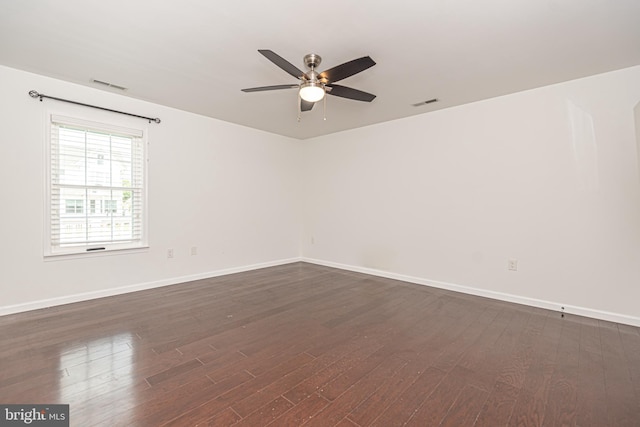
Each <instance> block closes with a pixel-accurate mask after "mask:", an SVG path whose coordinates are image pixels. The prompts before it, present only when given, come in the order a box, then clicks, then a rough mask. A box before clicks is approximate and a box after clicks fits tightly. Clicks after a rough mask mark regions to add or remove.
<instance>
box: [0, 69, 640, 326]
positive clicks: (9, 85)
mask: <svg viewBox="0 0 640 427" xmlns="http://www.w3.org/2000/svg"><path fill="white" fill-rule="evenodd" d="M31 89H35V90H38V91H39V92H42V93H45V94H49V95H52V96H60V97H65V98H69V99H76V100H79V101H84V102H88V103H92V104H96V105H102V106H106V107H110V108H114V109H121V110H124V111H130V112H134V113H138V114H143V115H148V116H152V117H156V116H157V117H160V118H161V119H162V123H161V124H160V125H155V124H149V125H148V130H149V135H150V169H149V201H150V205H149V210H150V244H151V247H150V249H149V250H148V251H142V252H139V253H133V254H132V253H128V254H122V255H112V256H97V257H91V258H83V259H68V260H58V261H45V260H44V259H43V251H42V242H43V235H42V232H43V221H44V212H43V204H44V174H43V170H44V129H45V125H44V123H45V119H46V114H45V112H46V111H48V110H50V109H55V110H56V111H58V112H61V110H62V111H71V112H73V111H74V110H73V107H71V106H68V104H62V103H56V102H55V101H50V100H45V101H44V102H42V103H41V102H38V101H37V100H34V99H31V98H29V97H28V96H27V92H28V91H29V90H31ZM0 94H2V96H0V117H2V131H1V132H0V190H1V192H0V194H2V196H3V199H2V200H3V203H2V208H1V209H0V219H1V220H0V236H1V237H2V243H3V244H2V245H1V246H0V263H1V265H0V271H1V276H0V314H6V313H10V312H16V311H22V310H26V309H30V308H38V307H41V306H46V305H50V304H59V303H63V302H69V301H74V300H80V299H85V298H92V297H97V296H102V295H110V294H113V293H118V292H124V291H129V290H135V289H139V288H145V287H153V286H160V285H163V284H168V283H177V282H180V281H184V280H191V279H195V278H199V277H207V276H212V275H216V274H222V273H226V272H231V271H241V270H243V269H250V268H254V267H257V266H263V265H273V264H278V263H281V262H287V261H291V260H296V259H299V258H298V257H299V256H300V251H301V250H302V254H303V256H304V259H306V260H309V261H313V262H318V263H324V264H328V265H335V266H338V267H343V268H349V269H353V270H361V271H367V272H371V273H374V274H380V275H386V276H389V277H398V278H401V279H406V280H411V281H414V282H418V283H425V284H433V285H436V286H442V287H448V288H451V289H457V290H463V291H465V292H471V293H476V294H480V295H487V296H492V297H497V298H503V299H507V300H512V301H517V302H524V303H528V304H533V305H540V306H545V307H549V308H558V307H559V306H560V305H564V306H566V307H567V308H568V311H570V312H571V311H573V312H576V313H580V314H587V315H592V316H594V317H600V318H608V319H611V320H617V321H622V322H626V323H631V324H636V325H639V326H640V308H638V303H637V302H638V301H640V169H639V167H638V162H640V155H639V153H638V150H639V149H640V142H638V141H640V138H638V134H637V132H640V129H639V128H638V127H637V126H638V123H640V122H638V119H637V114H638V108H639V107H638V101H639V100H640V67H634V68H630V69H626V70H620V71H617V72H613V73H607V74H603V75H599V76H594V77H589V78H585V79H580V80H576V81H572V82H568V83H563V84H559V85H554V86H550V87H545V88H541V89H536V90H531V91H527V92H522V93H518V94H514V95H509V96H504V97H500V98H495V99H491V100H487V101H483V102H478V103H474V104H469V105H465V106H461V107H457V108H451V109H447V110H442V111H438V112H433V113H430V114H425V115H420V116H414V117H411V118H408V119H403V120H397V121H393V122H388V123H382V124H379V125H375V126H370V127H367V128H362V129H357V130H353V131H348V132H342V133H338V134H333V135H328V136H325V137H321V138H316V139H313V140H309V141H295V140H291V139H288V138H284V137H281V136H277V135H272V134H268V133H264V132H260V131H255V130H252V129H248V128H244V127H241V126H236V125H233V124H229V123H225V122H221V121H218V120H213V119H210V118H206V117H202V116H198V115H194V114H190V113H186V112H183V111H178V110H174V109H170V108H167V107H163V106H159V105H155V104H151V103H147V102H143V101H138V100H133V99H131V98H128V97H124V96H121V95H117V94H111V93H107V92H104V91H99V90H94V89H91V88H87V87H83V86H78V85H73V84H70V83H66V82H62V81H59V80H55V79H50V78H45V77H42V76H37V75H33V74H30V73H25V72H21V71H17V70H13V69H10V68H4V67H0ZM379 101H380V102H382V101H383V100H379ZM376 102H378V100H376ZM67 108H69V109H70V110H65V109H67ZM78 108H80V107H78ZM634 108H635V116H634ZM85 110H86V109H80V110H76V111H78V112H79V111H85ZM105 114H106V113H105ZM117 117H118V118H121V117H122V116H117ZM303 190H304V191H303ZM183 206H189V207H193V208H194V209H193V210H192V211H191V213H189V214H188V215H187V216H186V218H185V216H184V208H183ZM301 227H302V228H303V231H302V233H301V231H300V230H301ZM312 241H313V243H312ZM191 246H197V247H198V255H197V256H190V255H189V249H190V247H191ZM168 248H173V249H174V250H175V258H174V259H171V260H169V259H167V258H166V250H167V249H168ZM508 258H516V259H518V261H519V269H518V271H517V272H509V271H507V269H506V266H507V259H508Z"/></svg>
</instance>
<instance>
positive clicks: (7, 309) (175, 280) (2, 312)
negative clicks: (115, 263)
mask: <svg viewBox="0 0 640 427" xmlns="http://www.w3.org/2000/svg"><path fill="white" fill-rule="evenodd" d="M299 261H301V259H300V258H288V259H281V260H276V261H269V262H263V263H259V264H252V265H244V266H240V267H232V268H226V269H223V270H216V271H209V272H205V273H198V274H192V275H188V276H180V277H172V278H169V279H163V280H158V281H154V282H146V283H138V284H135V285H129V286H121V287H117V288H111V289H103V290H100V291H93V292H83V293H80V294H74V295H66V296H63V297H57V298H49V299H43V300H38V301H30V302H27V303H23V304H15V305H8V306H4V307H0V316H6V315H8V314H15V313H21V312H25V311H31V310H38V309H41V308H47V307H54V306H58V305H64V304H71V303H74V302H80V301H87V300H92V299H97V298H104V297H110V296H114V295H121V294H126V293H129V292H136V291H143V290H146V289H153V288H160V287H162V286H169V285H176V284H179V283H184V282H191V281H194V280H200V279H209V278H212V277H218V276H226V275H228V274H235V273H243V272H245V271H251V270H258V269H260V268H266V267H275V266H278V265H284V264H291V263H294V262H299Z"/></svg>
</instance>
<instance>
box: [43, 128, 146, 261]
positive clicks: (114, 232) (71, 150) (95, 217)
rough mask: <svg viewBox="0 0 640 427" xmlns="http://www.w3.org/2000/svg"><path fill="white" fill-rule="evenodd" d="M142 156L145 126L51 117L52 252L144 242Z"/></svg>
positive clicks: (132, 244)
mask: <svg viewBox="0 0 640 427" xmlns="http://www.w3.org/2000/svg"><path fill="white" fill-rule="evenodd" d="M144 158H145V156H144V143H143V139H142V132H141V131H136V130H128V129H121V128H117V127H113V128H112V129H110V127H109V126H107V125H103V124H92V123H88V122H82V121H78V120H74V119H68V118H61V117H57V116H52V122H51V139H50V162H51V163H50V165H51V166H50V187H49V190H50V199H49V204H50V213H51V215H50V233H49V234H50V252H51V253H52V254H55V253H66V252H84V251H86V250H87V249H90V248H93V247H95V246H104V245H107V247H105V249H112V248H116V249H117V248H118V247H119V246H120V247H123V246H124V247H136V246H142V245H143V244H144V242H143V241H144V224H143V218H144V215H143V214H144V205H145V200H144V198H145V191H144V176H145V174H144V165H145V161H144ZM100 249H102V248H100Z"/></svg>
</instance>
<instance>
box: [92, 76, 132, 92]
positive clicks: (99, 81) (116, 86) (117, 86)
mask: <svg viewBox="0 0 640 427" xmlns="http://www.w3.org/2000/svg"><path fill="white" fill-rule="evenodd" d="M92 81H93V82H94V83H97V84H99V85H103V86H107V87H112V88H114V89H119V90H127V88H126V87H124V86H120V85H115V84H113V83H109V82H103V81H102V80H96V79H93V80H92Z"/></svg>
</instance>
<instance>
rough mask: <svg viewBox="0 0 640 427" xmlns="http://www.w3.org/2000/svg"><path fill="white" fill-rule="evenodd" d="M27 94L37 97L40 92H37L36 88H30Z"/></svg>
mask: <svg viewBox="0 0 640 427" xmlns="http://www.w3.org/2000/svg"><path fill="white" fill-rule="evenodd" d="M29 96H30V97H32V98H38V97H39V96H40V94H39V93H38V91H37V90H30V91H29Z"/></svg>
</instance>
